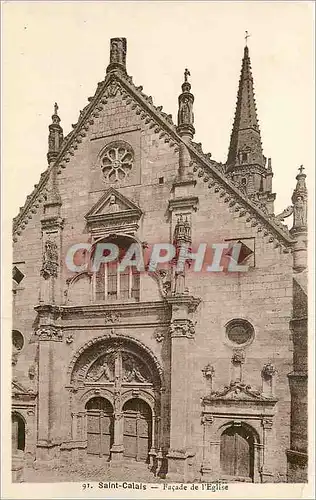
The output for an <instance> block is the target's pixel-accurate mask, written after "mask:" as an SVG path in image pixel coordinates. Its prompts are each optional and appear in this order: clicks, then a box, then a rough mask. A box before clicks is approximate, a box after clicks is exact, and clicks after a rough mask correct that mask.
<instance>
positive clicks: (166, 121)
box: [13, 70, 293, 243]
mask: <svg viewBox="0 0 316 500" xmlns="http://www.w3.org/2000/svg"><path fill="white" fill-rule="evenodd" d="M115 79H116V80H118V81H119V83H121V84H123V86H125V90H127V91H129V92H131V93H132V94H134V97H137V98H138V100H140V104H142V105H143V106H145V107H146V108H147V110H149V111H150V112H151V113H154V116H155V118H156V119H158V121H159V122H160V126H162V128H167V132H168V133H169V134H170V135H171V136H172V139H173V141H174V142H175V143H177V144H179V142H183V143H184V144H185V145H186V146H187V148H188V149H189V151H190V152H191V153H193V155H195V156H196V157H197V159H198V160H200V161H202V162H203V163H204V166H205V167H207V168H209V169H210V170H211V173H212V174H214V175H215V177H216V176H217V178H218V180H220V182H221V183H223V184H224V185H227V186H228V187H229V189H230V190H231V191H232V193H233V194H234V195H235V196H238V197H239V198H240V199H241V200H242V202H243V203H246V204H247V205H248V206H249V208H250V209H251V210H253V211H255V213H257V215H259V216H260V217H261V218H262V219H263V220H264V221H265V222H266V223H268V224H269V225H271V227H272V229H273V230H274V231H275V232H277V234H278V235H279V236H281V237H282V238H283V240H286V242H287V243H290V242H292V241H293V238H292V237H291V236H290V234H289V233H288V232H287V231H288V230H286V229H287V227H286V226H285V225H284V224H282V223H281V222H278V223H277V222H276V220H275V218H274V217H275V216H272V217H271V218H270V217H269V216H268V215H267V214H265V213H264V212H262V210H260V207H258V206H257V205H256V204H255V203H254V202H253V201H252V200H250V199H249V198H248V197H246V196H245V195H244V194H243V193H242V192H241V191H240V190H239V189H238V188H237V187H236V186H235V185H234V184H233V183H232V182H231V180H230V179H228V178H227V176H226V175H225V173H224V169H225V166H224V164H223V163H221V162H216V161H215V160H211V153H204V152H203V149H202V144H201V143H195V142H193V141H192V142H191V143H190V142H187V141H184V140H183V139H182V138H181V137H180V136H179V135H178V133H177V130H176V125H175V124H174V123H173V120H172V115H169V114H167V113H164V112H163V111H162V106H155V105H154V103H153V98H152V97H151V96H147V95H146V94H145V93H144V92H143V87H142V86H139V87H136V85H135V84H134V82H133V78H132V77H131V76H129V75H127V74H124V73H122V72H121V71H119V70H117V71H113V72H111V73H109V74H108V75H106V77H105V78H104V80H103V81H102V82H98V84H97V88H96V91H95V94H94V96H93V97H90V98H88V100H89V101H90V102H89V104H88V105H87V106H85V108H83V110H82V111H81V112H80V114H79V119H78V122H77V123H76V124H75V125H73V130H72V131H70V132H69V133H68V134H67V136H65V138H64V141H63V145H62V148H61V150H60V152H59V154H58V157H57V158H56V160H55V162H54V163H53V164H52V165H51V167H48V168H47V169H46V171H45V172H43V173H42V174H41V178H40V181H39V183H38V185H36V186H37V187H36V188H35V189H34V190H33V192H32V194H31V195H29V196H28V197H27V199H26V202H25V204H24V206H23V208H22V210H20V212H19V214H18V215H17V216H16V217H15V218H14V219H13V232H15V231H17V229H18V226H19V223H20V222H22V225H23V217H24V215H25V214H26V213H27V211H28V209H29V207H30V206H31V205H32V203H33V202H34V200H35V199H36V197H37V195H38V193H40V192H41V189H42V188H43V187H44V186H45V184H46V182H47V180H48V178H49V175H50V171H51V169H52V168H53V167H54V166H55V165H59V166H60V167H61V168H63V167H65V165H62V163H63V162H66V163H67V161H69V160H70V158H68V159H67V158H65V157H64V156H66V155H67V154H69V155H70V156H72V155H73V154H74V152H73V151H69V149H71V148H72V147H73V149H77V146H73V143H74V141H75V140H76V139H77V141H78V142H81V141H79V140H78V135H79V134H80V133H81V135H82V136H83V137H84V136H85V135H86V132H85V131H84V132H82V129H84V128H85V126H86V127H87V128H88V126H87V125H86V121H87V118H88V117H89V116H90V115H91V112H92V111H93V109H94V108H95V107H96V106H97V104H98V102H99V100H100V99H99V98H100V97H101V96H102V94H103V92H104V90H105V87H106V86H107V85H108V83H109V82H110V81H111V80H112V81H115ZM123 98H124V97H123ZM94 116H95V117H97V114H96V115H94ZM92 117H93V115H92ZM92 119H93V118H91V120H92ZM204 174H205V172H202V173H200V172H199V174H198V175H199V176H202V175H204ZM204 180H205V182H206V181H207V180H208V179H204ZM44 195H45V193H44ZM25 224H27V221H25ZM285 228H286V229H285Z"/></svg>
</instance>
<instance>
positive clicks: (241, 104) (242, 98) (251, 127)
mask: <svg viewBox="0 0 316 500" xmlns="http://www.w3.org/2000/svg"><path fill="white" fill-rule="evenodd" d="M242 163H246V164H251V165H259V166H262V167H264V163H265V159H264V156H263V153H262V144H261V136H260V129H259V123H258V117H257V108H256V101H255V93H254V85H253V77H252V72H251V62H250V57H249V48H248V47H247V46H246V47H245V48H244V57H243V60H242V67H241V74H240V80H239V87H238V94H237V104H236V112H235V118H234V124H233V130H232V134H231V138H230V145H229V151H228V158H227V170H228V171H232V170H233V169H234V167H235V166H239V165H240V164H242Z"/></svg>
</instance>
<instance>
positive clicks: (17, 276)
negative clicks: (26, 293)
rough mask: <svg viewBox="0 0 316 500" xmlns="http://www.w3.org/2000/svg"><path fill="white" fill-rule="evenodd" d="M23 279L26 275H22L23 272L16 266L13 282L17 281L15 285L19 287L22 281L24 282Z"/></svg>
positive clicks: (13, 271)
mask: <svg viewBox="0 0 316 500" xmlns="http://www.w3.org/2000/svg"><path fill="white" fill-rule="evenodd" d="M23 278H24V274H23V273H22V271H20V269H19V268H18V267H17V266H14V267H13V270H12V279H13V281H15V283H16V284H17V285H19V284H20V283H21V281H22V280H23Z"/></svg>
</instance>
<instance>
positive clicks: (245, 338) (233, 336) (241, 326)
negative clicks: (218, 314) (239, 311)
mask: <svg viewBox="0 0 316 500" xmlns="http://www.w3.org/2000/svg"><path fill="white" fill-rule="evenodd" d="M226 337H227V338H228V340H229V342H230V343H231V344H234V345H238V346H242V345H247V344H250V343H251V342H252V340H253V337H254V328H253V326H252V325H251V323H249V321H246V320H245V319H233V320H232V321H229V323H227V325H226Z"/></svg>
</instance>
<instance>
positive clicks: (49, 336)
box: [35, 325, 63, 342]
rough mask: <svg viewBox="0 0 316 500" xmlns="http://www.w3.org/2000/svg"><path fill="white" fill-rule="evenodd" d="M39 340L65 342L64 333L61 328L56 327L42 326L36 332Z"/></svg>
mask: <svg viewBox="0 0 316 500" xmlns="http://www.w3.org/2000/svg"><path fill="white" fill-rule="evenodd" d="M35 335H37V336H38V339H39V340H54V341H57V342H61V341H62V340H63V332H62V329H61V328H60V327H56V326H52V325H49V326H41V327H40V328H38V329H37V330H36V332H35Z"/></svg>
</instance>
